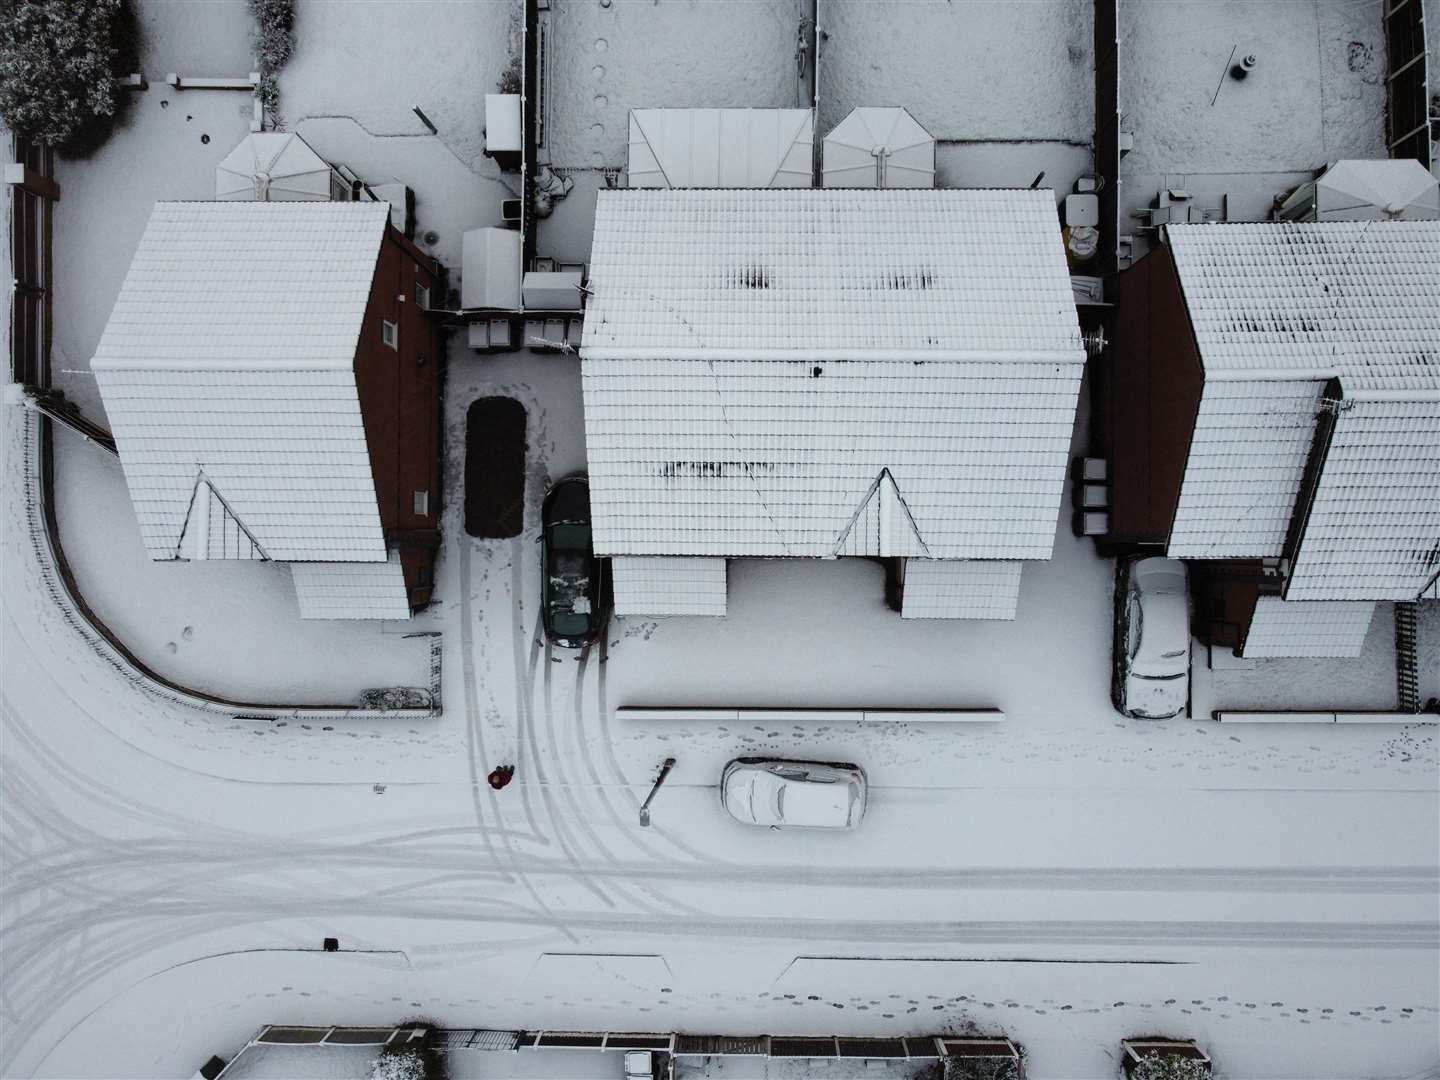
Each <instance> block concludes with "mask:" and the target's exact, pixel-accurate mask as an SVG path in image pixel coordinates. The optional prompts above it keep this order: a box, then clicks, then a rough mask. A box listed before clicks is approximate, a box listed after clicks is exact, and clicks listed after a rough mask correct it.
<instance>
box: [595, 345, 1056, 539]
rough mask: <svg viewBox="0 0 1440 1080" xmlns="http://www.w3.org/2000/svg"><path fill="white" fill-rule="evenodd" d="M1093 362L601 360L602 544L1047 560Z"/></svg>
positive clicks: (598, 485) (598, 458)
mask: <svg viewBox="0 0 1440 1080" xmlns="http://www.w3.org/2000/svg"><path fill="white" fill-rule="evenodd" d="M1082 369H1083V364H1081V363H1062V362H1056V361H1050V362H1035V361H1017V362H1002V361H994V362H988V363H943V362H942V363H928V364H917V363H911V362H908V361H890V360H868V361H858V360H857V361H850V362H848V363H829V362H816V363H812V362H810V361H795V360H789V361H785V360H770V361H743V360H729V361H716V362H714V363H707V362H704V361H698V360H692V361H674V360H588V359H587V360H585V361H584V363H583V364H582V365H581V371H582V374H583V384H584V398H585V442H586V450H587V457H588V460H589V470H590V505H591V513H592V515H593V524H594V536H595V548H596V551H598V552H599V553H600V554H602V555H732V556H743V555H762V556H763V555H775V556H783V555H796V556H814V557H822V558H824V557H830V556H835V555H866V554H868V555H879V554H882V553H883V554H894V555H904V554H918V555H924V556H928V557H931V558H992V559H1048V558H1049V557H1050V553H1051V549H1052V547H1053V544H1054V539H1055V528H1056V520H1057V515H1058V513H1059V507H1060V500H1061V492H1062V489H1063V486H1064V482H1065V470H1066V466H1067V463H1068V461H1069V450H1070V438H1071V434H1072V432H1073V429H1074V422H1075V405H1076V400H1077V397H1078V395H1079V390H1080V375H1081V371H1082ZM887 496H888V499H887ZM887 505H888V507H889V511H888V512H889V517H888V526H887V527H886V528H885V530H884V532H883V535H884V536H886V537H888V538H889V542H890V545H891V546H890V547H889V548H888V550H887V549H885V548H882V546H881V537H882V529H881V520H882V518H881V515H882V513H883V512H884V510H885V507H886V506H887Z"/></svg>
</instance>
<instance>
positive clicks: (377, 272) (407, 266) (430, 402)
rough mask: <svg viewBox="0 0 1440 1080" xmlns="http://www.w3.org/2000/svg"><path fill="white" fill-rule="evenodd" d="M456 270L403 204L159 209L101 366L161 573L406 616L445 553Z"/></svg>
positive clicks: (341, 614)
mask: <svg viewBox="0 0 1440 1080" xmlns="http://www.w3.org/2000/svg"><path fill="white" fill-rule="evenodd" d="M440 275H441V270H440V267H439V265H438V264H437V263H436V262H435V261H434V260H433V259H431V258H430V257H429V256H427V255H424V254H423V253H421V252H420V251H419V250H418V249H417V248H415V246H414V245H413V244H411V243H410V242H409V241H408V240H406V239H405V237H404V236H403V235H401V234H400V233H399V232H397V231H396V230H395V229H394V228H393V227H392V226H391V224H390V207H389V206H388V205H387V204H385V203H341V202H177V203H163V202H162V203H157V204H156V206H155V209H154V211H153V212H152V214H151V216H150V221H149V224H148V225H147V226H146V228H145V233H144V235H143V236H142V237H141V240H140V246H139V248H138V249H137V250H136V252H135V256H134V259H133V260H132V262H131V264H130V269H129V272H128V273H127V275H126V277H125V282H124V284H123V286H122V287H121V290H120V296H119V298H118V299H117V300H116V302H115V307H114V310H113V311H112V312H111V314H110V321H109V322H108V323H107V324H106V327H105V332H104V334H103V335H102V337H101V339H100V344H99V346H98V348H97V349H96V352H95V356H94V358H93V359H92V360H91V368H92V370H93V371H94V373H95V378H96V381H97V383H98V384H99V388H100V394H101V397H102V398H103V400H104V403H105V410H106V412H107V414H108V416H109V420H110V424H111V428H112V430H113V432H114V434H115V440H116V444H117V447H118V449H119V453H120V460H121V463H122V465H123V466H124V470H125V479H126V483H127V484H128V486H129V488H130V498H131V501H132V502H133V504H134V507H135V515H136V517H137V518H138V519H139V524H140V531H141V534H142V536H143V538H144V542H145V548H146V551H147V552H148V553H149V555H150V557H151V558H152V559H156V560H175V559H188V560H198V559H269V560H275V561H277V562H286V563H289V564H290V567H291V574H292V577H293V579H294V583H295V589H296V594H297V597H298V599H299V604H300V613H301V615H302V616H304V617H306V618H354V619H380V618H386V619H391V618H395V619H403V618H408V617H409V615H410V612H411V611H412V610H413V609H415V608H418V607H420V606H421V605H423V604H426V603H428V602H429V599H430V591H431V574H432V567H433V563H434V559H435V551H436V548H437V546H438V543H439V532H438V522H439V512H440V505H439V504H440V452H441V445H440V375H439V372H440V368H441V360H442V354H441V340H440V335H439V329H438V326H437V324H436V322H435V320H434V318H433V316H431V315H429V314H428V313H427V311H426V308H427V307H429V305H430V303H431V300H430V298H431V296H432V294H434V293H435V291H436V290H438V289H439V287H440Z"/></svg>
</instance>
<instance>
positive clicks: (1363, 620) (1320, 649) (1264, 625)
mask: <svg viewBox="0 0 1440 1080" xmlns="http://www.w3.org/2000/svg"><path fill="white" fill-rule="evenodd" d="M1374 614H1375V602H1374V601H1373V600H1313V601H1303V602H1301V601H1291V600H1282V599H1280V597H1278V596H1262V597H1260V599H1259V600H1258V601H1257V602H1256V604H1255V615H1254V617H1253V618H1252V619H1251V621H1250V630H1249V632H1248V633H1247V634H1246V637H1245V647H1244V650H1243V652H1242V655H1244V656H1247V657H1272V656H1296V657H1300V656H1333V657H1355V656H1359V655H1360V653H1361V651H1362V650H1363V649H1364V647H1365V635H1366V634H1367V633H1368V632H1369V630H1370V619H1371V617H1372V616H1373V615H1374Z"/></svg>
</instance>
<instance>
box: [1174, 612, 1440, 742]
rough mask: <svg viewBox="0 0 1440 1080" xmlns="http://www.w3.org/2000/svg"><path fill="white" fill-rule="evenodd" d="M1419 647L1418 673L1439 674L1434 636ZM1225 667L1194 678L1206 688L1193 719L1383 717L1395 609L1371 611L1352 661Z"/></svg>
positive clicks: (1391, 692)
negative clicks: (1250, 714) (1225, 712)
mask: <svg viewBox="0 0 1440 1080" xmlns="http://www.w3.org/2000/svg"><path fill="white" fill-rule="evenodd" d="M1425 606H1426V607H1429V606H1431V605H1429V604H1427V605H1425ZM1436 629H1437V630H1440V627H1437V628H1436ZM1420 642H1421V647H1422V650H1423V655H1422V657H1421V661H1422V662H1421V669H1422V670H1426V671H1428V670H1429V669H1431V668H1440V652H1437V650H1440V636H1437V634H1436V630H1432V631H1431V633H1430V635H1428V636H1427V635H1424V634H1422V635H1421V638H1420ZM1227 652H1228V650H1227ZM1203 657H1204V651H1203V650H1201V649H1197V650H1196V651H1195V663H1196V665H1197V667H1199V666H1201V665H1202V664H1204V660H1203ZM1225 662H1226V663H1228V664H1229V665H1230V666H1228V667H1217V668H1216V669H1215V670H1213V671H1197V672H1196V684H1197V688H1199V687H1203V688H1204V689H1203V690H1197V695H1196V709H1195V711H1196V714H1197V715H1201V716H1208V715H1209V714H1210V710H1212V709H1237V710H1246V709H1259V710H1265V709H1353V710H1356V711H1360V712H1384V711H1387V710H1390V709H1393V708H1395V707H1396V686H1397V684H1396V679H1395V608H1394V605H1393V604H1387V603H1381V604H1376V605H1375V614H1374V616H1373V617H1372V618H1371V620H1370V629H1369V632H1368V633H1366V635H1365V645H1364V648H1363V649H1362V650H1361V654H1360V655H1359V656H1358V657H1355V658H1354V659H1347V660H1335V659H1264V660H1252V661H1249V666H1247V665H1244V664H1236V663H1235V662H1234V660H1233V658H1226V659H1225ZM1202 698H1203V704H1202Z"/></svg>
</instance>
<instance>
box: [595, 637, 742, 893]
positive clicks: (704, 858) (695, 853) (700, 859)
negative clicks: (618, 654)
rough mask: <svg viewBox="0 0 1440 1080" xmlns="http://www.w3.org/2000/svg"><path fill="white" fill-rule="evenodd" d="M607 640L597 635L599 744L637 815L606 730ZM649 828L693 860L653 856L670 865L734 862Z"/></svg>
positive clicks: (637, 807)
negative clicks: (689, 861)
mask: <svg viewBox="0 0 1440 1080" xmlns="http://www.w3.org/2000/svg"><path fill="white" fill-rule="evenodd" d="M608 641H609V639H608V636H606V635H601V637H600V663H599V665H597V666H598V667H599V669H600V672H599V677H598V683H599V686H598V693H599V704H600V744H601V745H602V746H603V747H604V748H605V759H606V762H607V764H608V765H609V767H610V773H611V775H612V776H614V777H615V779H616V780H618V781H619V782H620V784H621V785H622V786H623V787H624V790H625V794H626V796H628V798H629V800H630V805H631V806H632V807H634V809H635V813H636V814H637V815H638V814H639V812H640V798H639V797H638V796H637V795H636V794H635V790H634V788H632V787H631V786H630V781H629V779H628V778H627V777H626V776H625V770H624V769H622V768H621V767H620V759H619V757H617V756H616V754H615V741H614V739H613V737H612V734H611V729H610V699H609V693H608V690H609V686H608V680H609V672H608V670H607V669H608V667H609V662H610V650H609V644H608ZM650 828H651V829H652V830H653V831H654V833H655V835H656V836H659V837H660V838H661V839H662V840H665V841H667V842H668V843H670V844H671V845H672V846H673V847H674V848H675V849H676V850H678V851H680V852H682V853H683V854H685V855H688V856H689V857H690V859H691V860H693V862H692V863H687V862H685V861H684V860H680V859H675V858H673V857H672V858H668V859H666V857H665V856H659V855H657V856H656V857H657V858H661V859H665V861H666V862H668V863H669V864H670V865H672V866H689V865H693V864H694V863H700V864H705V865H714V866H720V865H725V866H728V865H737V864H732V863H728V862H727V861H726V860H724V859H720V858H717V857H715V856H713V855H707V854H704V853H703V852H701V851H699V850H697V849H696V848H693V847H691V846H690V845H689V844H686V843H685V842H684V841H683V840H681V839H680V838H679V837H677V836H676V835H675V834H674V833H672V832H671V831H670V830H669V829H666V828H664V827H663V826H659V825H654V824H652V825H651V826H650Z"/></svg>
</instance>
